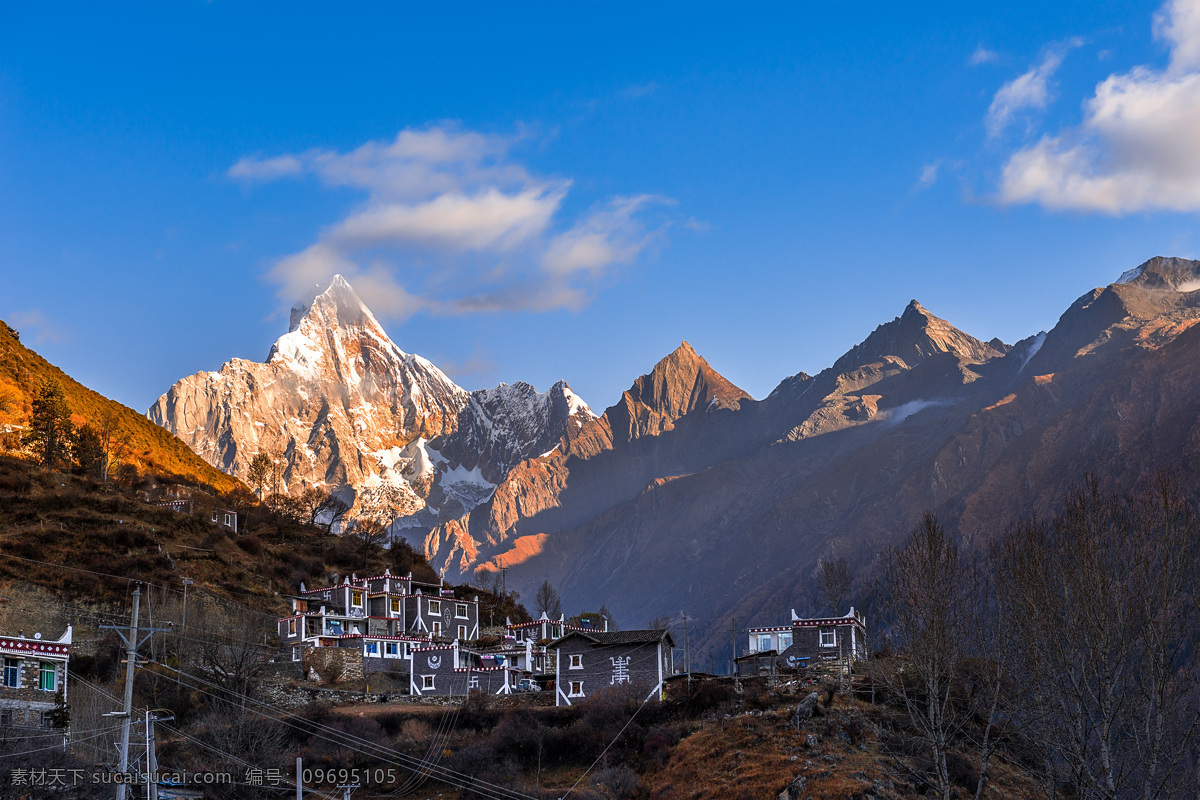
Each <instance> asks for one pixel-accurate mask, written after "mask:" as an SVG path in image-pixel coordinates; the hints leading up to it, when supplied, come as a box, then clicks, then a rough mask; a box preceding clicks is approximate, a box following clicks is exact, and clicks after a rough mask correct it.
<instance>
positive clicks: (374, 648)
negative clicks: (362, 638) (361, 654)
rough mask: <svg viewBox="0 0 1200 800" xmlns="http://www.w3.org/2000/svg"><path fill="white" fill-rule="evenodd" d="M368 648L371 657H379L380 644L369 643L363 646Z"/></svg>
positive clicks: (367, 652)
mask: <svg viewBox="0 0 1200 800" xmlns="http://www.w3.org/2000/svg"><path fill="white" fill-rule="evenodd" d="M363 646H364V647H365V648H366V654H367V655H369V656H378V655H379V642H367V643H365V644H364V645H363Z"/></svg>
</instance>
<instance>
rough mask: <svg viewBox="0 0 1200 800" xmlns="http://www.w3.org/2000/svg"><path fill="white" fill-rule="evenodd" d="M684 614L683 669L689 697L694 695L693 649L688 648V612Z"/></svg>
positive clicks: (682, 612)
mask: <svg viewBox="0 0 1200 800" xmlns="http://www.w3.org/2000/svg"><path fill="white" fill-rule="evenodd" d="M679 613H680V614H683V668H684V670H685V671H686V672H687V681H688V682H687V686H688V697H691V695H692V649H691V647H689V646H688V630H687V612H686V611H680V612H679Z"/></svg>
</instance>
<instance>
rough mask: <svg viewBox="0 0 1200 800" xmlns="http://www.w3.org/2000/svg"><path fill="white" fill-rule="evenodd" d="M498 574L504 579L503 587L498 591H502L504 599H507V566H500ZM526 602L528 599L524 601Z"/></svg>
mask: <svg viewBox="0 0 1200 800" xmlns="http://www.w3.org/2000/svg"><path fill="white" fill-rule="evenodd" d="M500 576H501V578H503V580H504V584H503V585H504V588H503V589H501V590H500V591H501V592H503V593H504V599H505V601H507V600H508V567H501V568H500ZM526 602H528V601H526Z"/></svg>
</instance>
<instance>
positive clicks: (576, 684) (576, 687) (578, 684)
mask: <svg viewBox="0 0 1200 800" xmlns="http://www.w3.org/2000/svg"><path fill="white" fill-rule="evenodd" d="M567 697H583V681H571V691H570V692H568V693H567Z"/></svg>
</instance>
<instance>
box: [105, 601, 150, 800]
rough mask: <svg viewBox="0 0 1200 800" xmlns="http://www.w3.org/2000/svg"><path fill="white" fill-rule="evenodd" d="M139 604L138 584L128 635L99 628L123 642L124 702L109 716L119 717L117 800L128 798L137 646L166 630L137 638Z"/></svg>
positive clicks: (148, 631)
mask: <svg viewBox="0 0 1200 800" xmlns="http://www.w3.org/2000/svg"><path fill="white" fill-rule="evenodd" d="M141 603H142V585H141V584H140V583H139V584H137V588H135V589H134V590H133V616H132V618H131V619H130V622H129V634H128V635H126V634H125V633H123V632H122V631H121V629H120V627H118V626H116V625H101V626H100V627H101V628H109V629H111V630H114V631H116V632H117V635H118V636H120V637H121V640H122V641H124V642H125V702H124V704H123V706H122V710H121V711H119V712H117V713H115V714H112V715H111V716H114V717H121V750H120V753H121V760H120V764H119V767H118V769H120V771H121V782H120V783H118V784H117V800H128V798H129V786H128V785H126V783H125V774H126V773H127V772H128V771H129V727H130V725H131V724H132V722H133V671H134V668H135V667H136V666H137V659H138V646H139V645H140V644H141V643H142V642H144V641H146V639H148V638H149V637H150V636H152V635H153V634H154V633H155V632H157V631H165V630H166V628H147V629H146V630H145V631H144V632H145V634H146V635H145V636H143V637H142V638H141V639H139V638H138V636H139V635H140V634H141V633H142V631H139V630H138V612H139V611H140V609H141Z"/></svg>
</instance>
